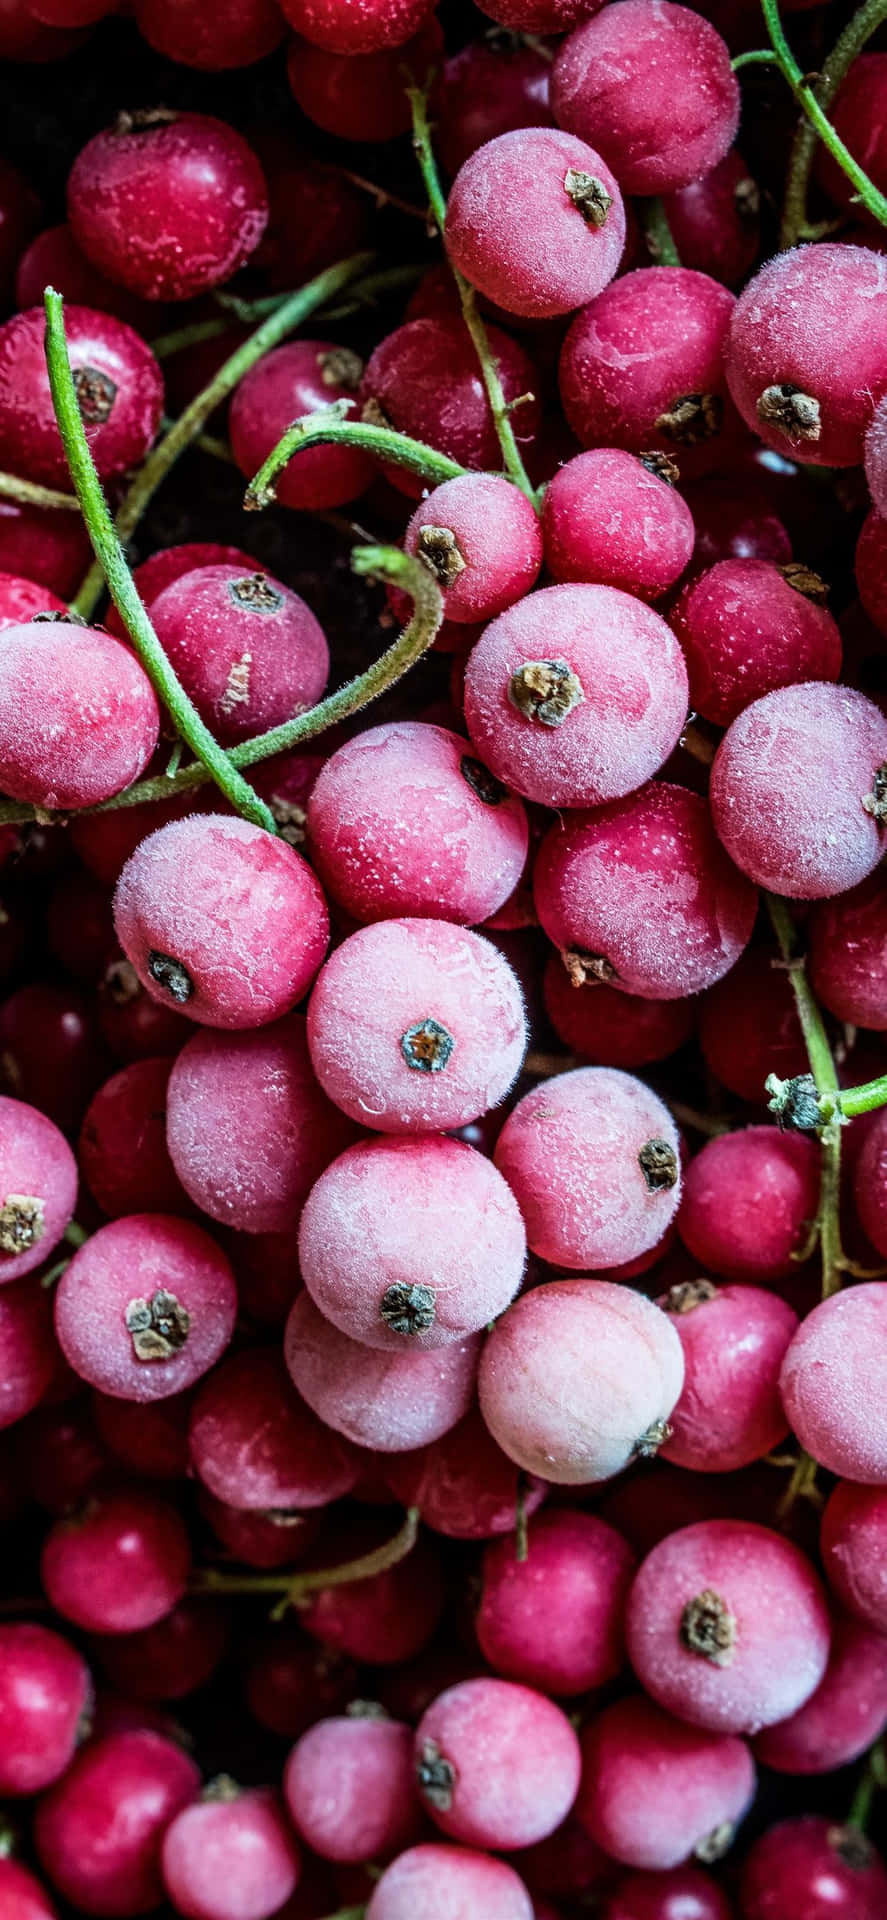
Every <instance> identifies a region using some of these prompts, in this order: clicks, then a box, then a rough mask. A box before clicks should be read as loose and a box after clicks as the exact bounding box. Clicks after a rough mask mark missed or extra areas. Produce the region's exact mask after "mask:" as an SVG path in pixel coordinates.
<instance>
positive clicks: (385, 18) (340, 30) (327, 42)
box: [281, 0, 433, 54]
mask: <svg viewBox="0 0 887 1920" xmlns="http://www.w3.org/2000/svg"><path fill="white" fill-rule="evenodd" d="M281 6H282V9H283V13H284V17H285V18H286V19H287V20H288V21H289V23H290V26H291V27H294V28H295V30H296V32H297V33H300V34H301V35H302V37H303V39H305V40H308V41H310V43H311V45H312V46H315V47H323V48H324V50H325V51H326V52H327V53H345V54H355V53H358V54H359V53H363V54H367V53H383V52H385V51H387V49H388V48H390V47H402V46H403V45H404V42H405V41H407V40H410V39H412V37H413V35H414V34H415V33H418V31H419V28H420V27H421V26H423V25H424V22H425V20H426V18H427V16H428V15H429V14H430V13H431V12H432V11H433V0H358V4H357V5H356V6H354V5H349V4H348V0H281Z"/></svg>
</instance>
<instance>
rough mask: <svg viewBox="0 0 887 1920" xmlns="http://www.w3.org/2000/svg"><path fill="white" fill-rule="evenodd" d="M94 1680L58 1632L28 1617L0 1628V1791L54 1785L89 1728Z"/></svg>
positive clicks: (15, 1792)
mask: <svg viewBox="0 0 887 1920" xmlns="http://www.w3.org/2000/svg"><path fill="white" fill-rule="evenodd" d="M91 1707H92V1681H91V1679H90V1676H89V1670H88V1668H87V1666H86V1662H85V1661H84V1660H83V1659H82V1657H81V1655H80V1654H79V1653H78V1652H77V1651H76V1649H75V1648H74V1647H72V1646H71V1644H70V1642H69V1641H68V1640H63V1639H62V1636H61V1634H59V1633H53V1632H52V1631H51V1630H50V1628H48V1627H40V1626H36V1625H34V1624H33V1623H32V1622H30V1621H6V1622H4V1624H3V1625H2V1626H0V1725H2V1726H3V1728H4V1735H5V1737H4V1739H3V1741H2V1743H0V1791H2V1792H3V1793H4V1794H11V1795H14V1796H16V1797H18V1795H20V1794H27V1793H39V1792H41V1791H42V1789H43V1788H44V1787H49V1786H51V1785H52V1782H53V1780H57V1779H58V1778H59V1775H60V1774H62V1773H64V1771H65V1768H66V1767H67V1766H68V1764H69V1762H70V1761H71V1759H72V1757H73V1754H74V1752H75V1749H76V1747H77V1746H78V1744H79V1742H80V1741H81V1740H82V1739H85V1737H86V1735H87V1733H88V1731H89V1720H90V1711H91Z"/></svg>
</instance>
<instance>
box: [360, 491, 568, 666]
mask: <svg viewBox="0 0 887 1920" xmlns="http://www.w3.org/2000/svg"><path fill="white" fill-rule="evenodd" d="M404 547H405V548H406V551H407V553H415V554H418V556H419V558H420V559H421V560H422V561H423V562H424V564H425V565H426V566H427V567H429V568H430V570H431V572H432V573H433V574H434V576H435V578H436V579H437V581H438V584H439V586H440V588H441V592H442V594H443V600H444V608H445V610H446V618H447V620H454V621H456V622H458V623H459V624H462V623H464V622H468V621H481V620H490V619H492V617H493V615H494V614H496V613H502V612H503V611H504V609H505V608H506V607H510V606H512V605H513V604H514V602H515V601H516V600H520V599H521V598H522V596H523V595H524V594H525V593H529V591H530V588H531V587H532V586H533V585H534V583H535V580H536V575H537V574H538V572H539V569H540V567H541V565H542V535H541V532H540V528H539V519H538V516H537V514H536V513H535V511H534V509H533V507H532V506H531V505H530V502H529V500H528V499H527V497H526V495H525V494H523V493H521V492H520V490H519V488H518V487H514V486H512V485H511V482H510V481H508V480H506V479H505V478H504V477H503V476H501V475H499V474H496V473H478V474H466V475H465V476H464V477H463V478H462V479H459V480H445V481H444V483H443V485H442V486H440V487H435V488H434V489H433V491H432V492H431V493H429V494H427V495H426V497H425V499H424V500H423V501H422V504H421V506H419V507H417V508H416V511H415V513H414V514H413V516H412V519H411V520H410V521H409V524H408V526H407V530H406V533H405V535H404ZM403 598H404V596H402V595H398V596H397V597H396V602H395V604H396V610H397V611H398V613H400V604H399V603H400V602H402V601H403ZM437 639H438V641H439V639H440V635H439V634H438V635H437Z"/></svg>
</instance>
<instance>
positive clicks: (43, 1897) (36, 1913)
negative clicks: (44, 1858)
mask: <svg viewBox="0 0 887 1920" xmlns="http://www.w3.org/2000/svg"><path fill="white" fill-rule="evenodd" d="M0 1901H2V1903H3V1912H4V1914H5V1916H6V1920H56V1910H55V1907H54V1906H53V1905H52V1902H51V1900H50V1898H49V1894H48V1893H47V1892H46V1891H45V1889H44V1888H43V1887H41V1885H40V1882H39V1880H36V1879H35V1878H34V1875H33V1874H32V1873H29V1872H28V1869H27V1867H20V1866H19V1864H18V1861H17V1860H7V1859H0Z"/></svg>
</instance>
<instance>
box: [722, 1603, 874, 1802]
mask: <svg viewBox="0 0 887 1920" xmlns="http://www.w3.org/2000/svg"><path fill="white" fill-rule="evenodd" d="M826 1572H828V1565H826ZM885 1719H887V1636H885V1635H884V1634H883V1633H876V1632H874V1631H873V1629H872V1628H871V1627H866V1626H863V1625H862V1624H861V1622H860V1621H859V1620H854V1619H852V1618H851V1617H850V1616H849V1615H848V1614H843V1613H839V1614H836V1616H835V1619H834V1622H833V1628H832V1650H831V1655H830V1657H829V1663H828V1666H827V1668H826V1670H825V1674H824V1676H823V1679H822V1680H821V1681H820V1683H819V1686H818V1687H817V1689H816V1692H815V1693H812V1694H811V1695H810V1698H809V1700H807V1701H806V1702H805V1704H804V1706H803V1707H799V1709H798V1711H797V1713H793V1714H792V1715H791V1717H790V1718H789V1719H788V1720H780V1721H779V1723H778V1724H777V1725H776V1726H775V1727H765V1728H764V1731H763V1733H759V1734H758V1735H757V1738H756V1740H755V1743H754V1751H755V1757H756V1759H758V1760H760V1761H761V1762H762V1764H763V1765H764V1766H765V1767H772V1768H773V1769H774V1771H775V1772H776V1773H792V1774H811V1773H831V1772H832V1771H833V1770H834V1769H835V1768H836V1767H846V1766H848V1765H849V1764H850V1762H851V1760H858V1759H859V1757H860V1755H861V1754H863V1753H865V1752H866V1751H867V1749H868V1748H869V1747H870V1746H872V1744H873V1743H874V1741H875V1740H877V1739H878V1736H879V1734H880V1733H881V1730H882V1728H883V1726H884V1721H885Z"/></svg>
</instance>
